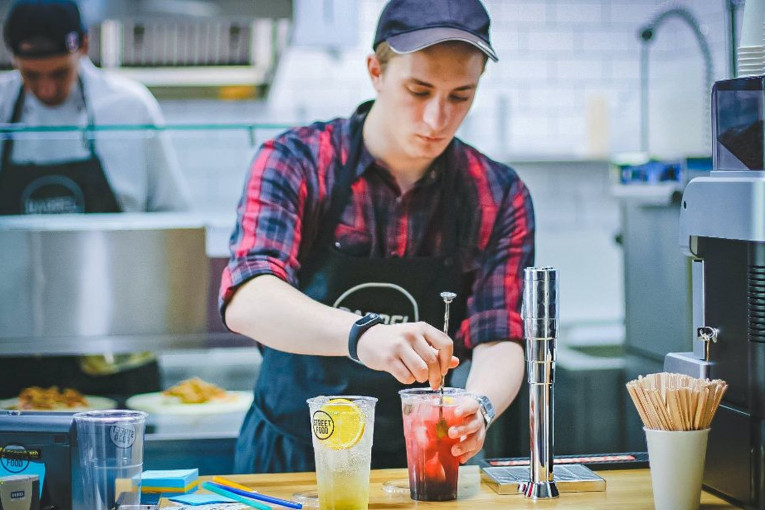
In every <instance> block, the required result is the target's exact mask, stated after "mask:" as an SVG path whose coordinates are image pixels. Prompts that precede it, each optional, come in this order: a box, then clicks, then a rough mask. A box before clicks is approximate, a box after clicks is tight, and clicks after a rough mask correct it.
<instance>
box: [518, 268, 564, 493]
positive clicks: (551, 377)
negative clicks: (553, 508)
mask: <svg viewBox="0 0 765 510" xmlns="http://www.w3.org/2000/svg"><path fill="white" fill-rule="evenodd" d="M523 276H524V278H523V280H524V282H523V284H524V285H523V310H522V312H521V315H522V318H523V326H524V333H525V336H526V371H527V380H528V383H529V432H530V435H531V437H530V446H531V452H530V459H529V461H530V462H529V481H528V482H526V484H525V485H521V490H522V492H523V494H524V496H525V497H526V498H530V499H534V500H536V499H549V498H557V497H558V488H557V486H556V485H555V479H554V477H553V439H554V437H553V436H554V434H553V431H554V427H553V425H554V415H553V383H554V382H555V342H556V339H557V337H558V270H557V269H554V268H552V267H527V268H526V269H525V270H524V275H523Z"/></svg>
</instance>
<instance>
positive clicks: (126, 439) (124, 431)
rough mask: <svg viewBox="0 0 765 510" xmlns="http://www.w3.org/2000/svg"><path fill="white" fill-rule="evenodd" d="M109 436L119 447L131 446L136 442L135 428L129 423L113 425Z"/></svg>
mask: <svg viewBox="0 0 765 510" xmlns="http://www.w3.org/2000/svg"><path fill="white" fill-rule="evenodd" d="M109 437H110V438H111V440H112V443H114V446H116V447H117V448H130V447H131V446H133V443H134V442H135V429H134V428H133V425H131V424H129V423H120V424H117V425H112V428H111V429H109Z"/></svg>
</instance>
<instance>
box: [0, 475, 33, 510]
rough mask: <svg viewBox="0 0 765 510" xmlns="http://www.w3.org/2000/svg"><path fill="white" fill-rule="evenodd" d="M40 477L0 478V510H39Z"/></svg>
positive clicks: (17, 476)
mask: <svg viewBox="0 0 765 510" xmlns="http://www.w3.org/2000/svg"><path fill="white" fill-rule="evenodd" d="M39 509H40V477H38V476H37V475H14V476H4V477H2V478H0V510H39Z"/></svg>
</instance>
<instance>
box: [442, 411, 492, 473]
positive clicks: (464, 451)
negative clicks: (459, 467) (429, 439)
mask: <svg viewBox="0 0 765 510" xmlns="http://www.w3.org/2000/svg"><path fill="white" fill-rule="evenodd" d="M478 409H479V405H478V401H477V400H475V399H473V398H466V399H464V403H463V404H461V405H460V406H459V407H457V408H456V409H455V410H454V415H455V416H464V421H463V422H461V423H460V425H455V426H453V427H449V437H451V438H457V437H458V438H460V440H459V442H458V443H457V444H455V445H454V446H452V455H454V456H455V457H457V459H459V461H460V464H464V463H465V462H467V461H468V459H470V458H471V457H472V456H474V455H475V454H477V453H478V452H480V451H481V448H483V443H484V441H485V440H486V422H485V421H484V419H483V416H481V413H480V412H479V410H478Z"/></svg>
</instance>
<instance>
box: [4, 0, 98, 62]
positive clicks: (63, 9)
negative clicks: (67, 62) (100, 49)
mask: <svg viewBox="0 0 765 510" xmlns="http://www.w3.org/2000/svg"><path fill="white" fill-rule="evenodd" d="M86 33H87V29H86V27H85V24H84V23H83V21H82V17H81V16H80V9H79V8H78V7H77V3H76V2H74V1H73V0H17V1H16V2H15V3H14V4H13V5H12V6H11V9H10V11H9V12H8V16H7V17H6V18H5V24H4V26H3V38H4V39H5V44H6V46H8V48H9V49H10V50H11V52H12V53H13V54H14V55H15V56H17V57H24V58H42V57H52V56H57V55H66V54H69V53H74V52H75V51H77V50H79V49H80V48H81V47H82V42H83V38H84V37H85V34H86Z"/></svg>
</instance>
